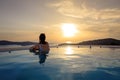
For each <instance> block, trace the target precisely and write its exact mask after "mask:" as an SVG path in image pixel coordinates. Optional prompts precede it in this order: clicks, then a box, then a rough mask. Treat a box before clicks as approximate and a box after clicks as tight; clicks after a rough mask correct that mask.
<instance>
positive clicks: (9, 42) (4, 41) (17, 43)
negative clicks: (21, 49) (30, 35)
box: [0, 40, 36, 46]
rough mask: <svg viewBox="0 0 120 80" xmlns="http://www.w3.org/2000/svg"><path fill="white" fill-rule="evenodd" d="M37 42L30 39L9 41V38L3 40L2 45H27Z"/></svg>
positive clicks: (0, 42) (0, 43)
mask: <svg viewBox="0 0 120 80" xmlns="http://www.w3.org/2000/svg"><path fill="white" fill-rule="evenodd" d="M33 44H36V42H30V41H24V42H13V41H7V40H1V41H0V45H21V46H26V45H33Z"/></svg>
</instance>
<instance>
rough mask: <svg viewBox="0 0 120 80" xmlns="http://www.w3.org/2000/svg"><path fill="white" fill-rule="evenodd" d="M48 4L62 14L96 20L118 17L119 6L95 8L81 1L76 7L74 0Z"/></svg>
mask: <svg viewBox="0 0 120 80" xmlns="http://www.w3.org/2000/svg"><path fill="white" fill-rule="evenodd" d="M50 6H52V7H54V8H55V9H56V10H57V11H58V12H59V13H61V14H62V15H64V16H69V17H74V18H81V19H83V18H91V19H96V20H97V19H103V20H104V19H119V18H120V9H119V8H105V9H96V8H93V7H90V6H88V5H86V3H85V2H82V3H81V4H80V6H79V7H78V6H76V3H75V1H74V0H61V1H60V2H57V3H52V4H50Z"/></svg>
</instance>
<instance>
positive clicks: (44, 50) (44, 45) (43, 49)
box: [30, 33, 50, 64]
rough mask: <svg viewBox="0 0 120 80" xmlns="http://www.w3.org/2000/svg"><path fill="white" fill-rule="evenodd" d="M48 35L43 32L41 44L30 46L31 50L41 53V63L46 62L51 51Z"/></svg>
mask: <svg viewBox="0 0 120 80" xmlns="http://www.w3.org/2000/svg"><path fill="white" fill-rule="evenodd" d="M45 39H46V36H45V34H44V33H41V34H40V36H39V44H37V45H35V46H33V47H31V48H30V51H31V52H35V53H37V54H38V55H39V59H40V61H39V63H40V64H41V63H44V62H45V60H46V56H47V54H48V53H49V51H50V48H49V44H48V42H47V41H45Z"/></svg>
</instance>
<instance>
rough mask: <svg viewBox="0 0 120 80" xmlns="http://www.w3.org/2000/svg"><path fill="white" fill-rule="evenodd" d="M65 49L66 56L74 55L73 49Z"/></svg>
mask: <svg viewBox="0 0 120 80" xmlns="http://www.w3.org/2000/svg"><path fill="white" fill-rule="evenodd" d="M65 49H66V52H65V54H73V50H72V48H71V47H67V48H65Z"/></svg>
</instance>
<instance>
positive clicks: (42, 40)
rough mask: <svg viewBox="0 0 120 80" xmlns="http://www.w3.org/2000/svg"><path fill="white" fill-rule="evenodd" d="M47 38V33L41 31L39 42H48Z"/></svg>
mask: <svg viewBox="0 0 120 80" xmlns="http://www.w3.org/2000/svg"><path fill="white" fill-rule="evenodd" d="M45 39H46V36H45V34H44V33H41V34H40V36H39V43H40V44H46V42H45Z"/></svg>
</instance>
